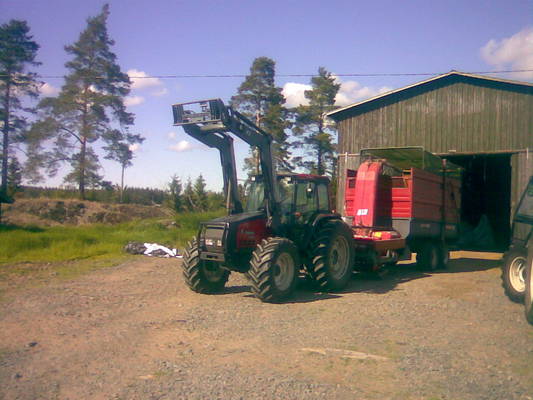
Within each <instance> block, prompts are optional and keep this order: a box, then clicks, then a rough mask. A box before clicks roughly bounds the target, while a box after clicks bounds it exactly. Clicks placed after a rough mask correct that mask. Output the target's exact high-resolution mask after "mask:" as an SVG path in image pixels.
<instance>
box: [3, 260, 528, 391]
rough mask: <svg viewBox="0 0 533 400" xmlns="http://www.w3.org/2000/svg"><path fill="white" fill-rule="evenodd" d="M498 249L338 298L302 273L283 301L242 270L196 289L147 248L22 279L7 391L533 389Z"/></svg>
mask: <svg viewBox="0 0 533 400" xmlns="http://www.w3.org/2000/svg"><path fill="white" fill-rule="evenodd" d="M497 258H498V255H494V254H488V255H487V254H481V253H466V252H458V253H453V259H452V261H451V267H450V269H449V270H448V271H446V272H438V273H432V274H428V273H423V272H419V271H417V270H416V269H415V268H414V265H413V264H411V263H406V264H404V265H399V266H398V267H397V268H396V269H395V270H393V271H391V272H390V273H389V274H388V275H386V276H385V277H384V278H382V279H371V278H370V277H364V276H357V275H356V276H355V277H354V279H353V280H352V281H351V282H350V285H349V287H348V288H347V289H346V290H345V291H343V292H342V293H335V294H326V293H316V292H313V290H312V289H311V288H310V287H308V286H306V284H305V283H304V282H303V283H301V284H300V286H299V289H298V291H297V293H296V295H295V296H294V297H293V298H292V299H291V300H290V301H289V302H287V303H285V304H264V303H261V302H259V301H258V300H257V299H255V298H254V297H252V296H251V293H250V288H249V286H248V283H247V281H246V280H245V278H244V276H242V275H239V274H233V275H232V276H231V278H230V281H229V283H228V285H227V289H226V291H225V292H224V293H223V294H220V295H200V294H196V293H193V292H191V291H189V290H188V289H187V288H186V287H185V285H184V283H183V280H182V279H181V275H180V274H181V271H180V265H179V264H180V261H177V260H169V259H153V258H143V257H139V258H136V259H133V260H131V261H128V262H127V263H125V264H122V265H119V266H117V267H113V268H108V269H105V270H100V271H96V272H92V273H90V274H87V275H84V276H82V277H78V278H76V279H74V280H71V281H60V280H58V279H51V280H50V281H49V282H47V283H45V284H42V283H41V284H39V285H38V286H36V285H28V284H25V285H22V287H18V288H14V287H12V288H11V289H9V290H8V291H7V294H6V295H5V296H4V299H3V300H2V302H1V303H0V398H3V399H39V398H42V399H56V398H57V399H324V398H328V399H428V400H429V399H498V400H499V399H533V328H532V327H531V326H530V325H528V324H527V323H526V321H525V319H524V317H523V307H522V306H520V305H517V304H514V303H512V302H510V301H509V300H508V299H507V298H506V297H505V296H504V294H503V289H502V288H501V286H500V278H499V269H498V261H497ZM374 356H379V357H374ZM365 357H369V358H365Z"/></svg>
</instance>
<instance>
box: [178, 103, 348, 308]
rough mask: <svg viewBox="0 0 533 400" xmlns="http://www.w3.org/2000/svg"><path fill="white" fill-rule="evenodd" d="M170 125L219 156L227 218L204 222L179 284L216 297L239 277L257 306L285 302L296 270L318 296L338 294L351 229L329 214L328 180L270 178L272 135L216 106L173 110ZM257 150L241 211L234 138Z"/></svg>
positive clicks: (191, 105) (185, 259) (186, 257)
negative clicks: (235, 275) (257, 166)
mask: <svg viewBox="0 0 533 400" xmlns="http://www.w3.org/2000/svg"><path fill="white" fill-rule="evenodd" d="M172 109H173V114H174V125H175V126H181V127H183V129H184V130H185V132H186V133H187V134H188V135H190V136H192V137H193V138H195V139H197V140H198V141H200V142H202V143H204V144H206V145H207V146H209V147H211V148H216V149H218V151H219V153H220V160H221V164H222V171H223V179H224V195H225V197H226V207H227V210H228V215H227V216H225V217H221V218H217V219H214V220H211V221H208V222H203V223H202V224H201V226H200V229H199V231H198V234H197V236H196V237H195V238H194V239H193V240H192V241H191V242H189V244H188V247H187V249H186V250H185V252H184V257H183V263H182V265H183V275H184V278H185V282H186V283H187V285H188V286H189V288H191V289H192V290H193V291H195V292H198V293H216V292H220V291H221V290H223V288H224V286H225V284H226V282H227V280H228V277H229V274H230V272H231V271H235V272H241V273H246V274H247V276H248V277H249V278H250V282H251V286H252V291H253V293H254V294H255V296H256V297H258V298H259V299H260V300H261V301H264V302H279V301H282V300H284V299H286V298H287V297H289V296H290V295H291V293H292V292H293V290H294V287H295V284H296V281H297V278H298V275H299V273H300V270H301V269H303V270H304V272H306V273H307V274H309V275H310V276H311V277H312V278H313V279H314V281H315V282H316V283H317V286H318V287H319V289H320V290H339V289H342V288H343V287H344V286H346V284H347V283H348V281H349V279H350V277H351V274H352V272H353V265H354V245H353V234H352V230H351V229H350V227H349V226H348V225H347V224H345V223H344V222H343V221H342V219H341V216H340V215H339V214H337V213H334V212H332V211H331V203H330V189H329V179H328V178H327V177H324V176H317V175H308V174H279V175H278V174H276V170H275V164H274V162H273V157H272V136H271V135H270V134H268V133H267V132H265V131H264V130H262V129H261V128H259V127H257V126H256V125H255V124H254V123H253V122H251V121H250V120H249V119H248V118H246V117H245V116H244V115H242V114H240V113H239V112H238V111H236V110H234V109H232V108H231V107H226V106H225V105H224V103H223V102H222V101H221V100H220V99H212V100H204V101H197V102H190V103H178V104H174V105H173V106H172ZM231 134H233V135H235V136H237V137H238V138H240V139H241V140H243V141H244V142H246V143H247V144H249V145H250V146H253V147H255V148H257V151H258V153H259V161H260V171H261V172H260V174H258V175H256V176H254V177H252V182H251V185H250V189H249V196H248V199H247V201H246V205H245V206H243V204H242V202H241V200H240V198H239V193H238V185H237V173H236V167H235V156H234V151H233V138H232V137H231Z"/></svg>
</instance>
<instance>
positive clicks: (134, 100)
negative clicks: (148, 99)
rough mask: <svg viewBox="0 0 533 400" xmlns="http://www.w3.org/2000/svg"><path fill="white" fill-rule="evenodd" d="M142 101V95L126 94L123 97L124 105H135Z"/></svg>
mask: <svg viewBox="0 0 533 400" xmlns="http://www.w3.org/2000/svg"><path fill="white" fill-rule="evenodd" d="M142 103H144V97H142V96H128V97H126V98H125V99H124V105H125V106H126V107H131V106H137V105H139V104H142Z"/></svg>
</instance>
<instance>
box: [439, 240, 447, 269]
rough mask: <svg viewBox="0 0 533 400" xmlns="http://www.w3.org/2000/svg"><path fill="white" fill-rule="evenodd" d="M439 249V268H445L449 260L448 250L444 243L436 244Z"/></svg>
mask: <svg viewBox="0 0 533 400" xmlns="http://www.w3.org/2000/svg"><path fill="white" fill-rule="evenodd" d="M438 251H439V269H447V268H448V262H449V261H450V250H449V249H448V246H447V245H446V243H441V244H440V245H439V246H438Z"/></svg>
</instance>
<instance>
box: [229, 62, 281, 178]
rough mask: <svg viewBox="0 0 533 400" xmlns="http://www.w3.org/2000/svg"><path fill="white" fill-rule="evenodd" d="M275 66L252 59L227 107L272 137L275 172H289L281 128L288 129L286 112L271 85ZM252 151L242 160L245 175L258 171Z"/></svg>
mask: <svg viewBox="0 0 533 400" xmlns="http://www.w3.org/2000/svg"><path fill="white" fill-rule="evenodd" d="M275 75H276V63H275V62H274V60H272V59H270V58H268V57H258V58H256V59H255V60H254V61H253V63H252V66H251V68H250V74H249V75H248V76H246V78H245V80H244V82H242V83H241V85H240V86H239V88H238V90H237V94H236V95H235V96H233V97H232V98H231V105H232V106H233V107H235V108H236V109H237V110H239V111H240V112H242V113H243V114H244V115H245V116H247V117H248V118H250V119H251V120H252V121H254V122H255V123H256V125H257V126H259V127H260V128H262V129H264V130H265V131H267V132H268V133H270V134H271V135H272V136H273V138H274V158H275V160H276V163H277V166H278V168H279V169H285V170H290V163H289V159H290V152H289V144H288V142H287V134H286V133H285V129H287V128H289V126H290V125H289V123H288V118H287V113H288V111H287V109H286V108H285V107H284V103H285V98H284V97H283V94H282V93H281V91H282V89H281V88H280V87H277V86H276V85H275ZM257 159H258V157H257V154H256V152H252V157H250V158H248V159H246V160H245V170H247V171H248V173H249V174H254V173H258V172H259V163H258V161H257Z"/></svg>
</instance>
